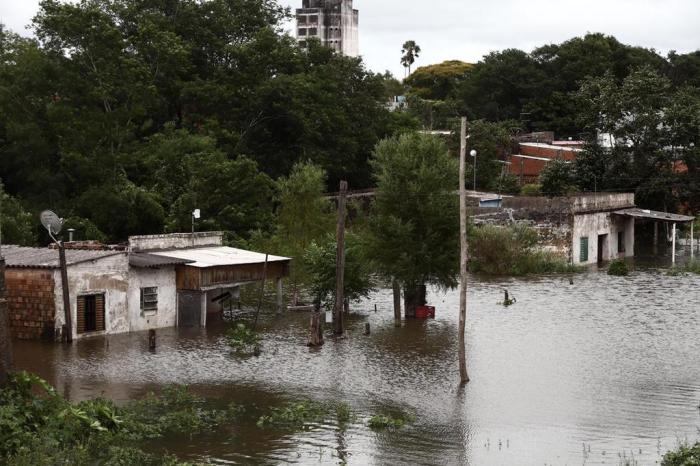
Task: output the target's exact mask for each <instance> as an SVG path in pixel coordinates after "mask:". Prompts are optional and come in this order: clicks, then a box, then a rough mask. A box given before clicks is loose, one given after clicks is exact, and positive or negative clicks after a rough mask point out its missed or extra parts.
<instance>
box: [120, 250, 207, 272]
mask: <svg viewBox="0 0 700 466" xmlns="http://www.w3.org/2000/svg"><path fill="white" fill-rule="evenodd" d="M191 262H193V261H191V260H187V259H177V258H174V257H164V256H157V255H155V254H148V253H144V252H132V253H131V254H129V265H130V266H132V267H139V268H144V269H147V268H158V267H165V266H168V265H180V264H189V263H191Z"/></svg>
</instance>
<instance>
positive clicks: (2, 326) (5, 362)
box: [0, 258, 12, 387]
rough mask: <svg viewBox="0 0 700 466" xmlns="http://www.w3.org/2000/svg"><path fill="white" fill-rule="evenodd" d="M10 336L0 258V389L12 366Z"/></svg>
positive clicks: (8, 313) (2, 268)
mask: <svg viewBox="0 0 700 466" xmlns="http://www.w3.org/2000/svg"><path fill="white" fill-rule="evenodd" d="M11 338H12V335H11V332H10V312H9V310H8V309H7V301H6V300H5V259H2V258H0V387H4V386H5V384H7V377H8V374H9V372H10V365H11V364H12V340H11Z"/></svg>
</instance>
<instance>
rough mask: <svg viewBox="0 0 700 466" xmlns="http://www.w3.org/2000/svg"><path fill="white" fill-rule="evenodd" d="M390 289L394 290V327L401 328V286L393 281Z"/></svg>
mask: <svg viewBox="0 0 700 466" xmlns="http://www.w3.org/2000/svg"><path fill="white" fill-rule="evenodd" d="M392 287H393V288H394V325H395V326H396V327H401V285H399V282H397V281H396V280H394V281H393V282H392Z"/></svg>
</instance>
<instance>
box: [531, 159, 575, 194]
mask: <svg viewBox="0 0 700 466" xmlns="http://www.w3.org/2000/svg"><path fill="white" fill-rule="evenodd" d="M574 180H575V176H574V172H573V165H572V164H571V162H567V161H566V160H562V159H555V160H552V161H551V162H549V163H548V164H547V165H546V166H545V167H544V169H543V170H542V173H540V179H539V181H540V186H541V188H540V189H541V190H542V193H543V194H545V195H546V196H549V197H557V196H564V195H565V194H567V193H569V192H571V191H575V190H576V189H577V188H576V187H575V186H574V183H575V181H574Z"/></svg>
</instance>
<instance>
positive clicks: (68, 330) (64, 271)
mask: <svg viewBox="0 0 700 466" xmlns="http://www.w3.org/2000/svg"><path fill="white" fill-rule="evenodd" d="M58 261H59V263H60V265H61V288H62V289H63V314H64V315H65V318H66V324H65V327H64V328H65V331H64V332H63V339H64V340H65V341H66V342H67V343H73V319H72V318H71V309H70V291H69V289H68V264H67V262H66V246H65V244H64V243H63V241H58Z"/></svg>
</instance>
